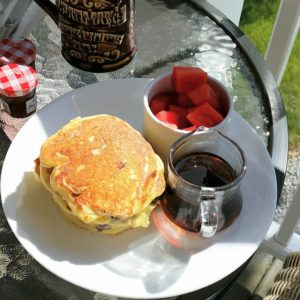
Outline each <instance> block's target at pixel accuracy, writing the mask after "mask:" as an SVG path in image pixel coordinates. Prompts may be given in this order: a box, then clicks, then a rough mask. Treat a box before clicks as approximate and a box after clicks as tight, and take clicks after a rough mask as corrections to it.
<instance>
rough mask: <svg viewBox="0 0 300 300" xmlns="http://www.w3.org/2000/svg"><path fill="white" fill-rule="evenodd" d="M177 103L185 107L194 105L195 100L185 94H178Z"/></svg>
mask: <svg viewBox="0 0 300 300" xmlns="http://www.w3.org/2000/svg"><path fill="white" fill-rule="evenodd" d="M177 105H178V106H180V107H184V108H189V107H191V106H193V105H194V104H193V102H192V101H191V100H190V98H189V97H188V96H187V95H185V94H177Z"/></svg>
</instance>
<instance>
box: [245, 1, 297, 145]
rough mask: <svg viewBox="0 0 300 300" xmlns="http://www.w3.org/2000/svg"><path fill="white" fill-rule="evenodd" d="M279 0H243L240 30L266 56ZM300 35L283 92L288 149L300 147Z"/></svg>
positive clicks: (281, 86)
mask: <svg viewBox="0 0 300 300" xmlns="http://www.w3.org/2000/svg"><path fill="white" fill-rule="evenodd" d="M279 3H280V1H279V0H244V6H243V11H242V16H241V20H240V28H241V30H242V31H243V32H244V33H245V34H246V35H247V36H248V38H249V39H250V40H251V41H252V42H253V43H254V44H255V45H256V47H257V48H258V50H259V51H260V53H261V54H262V55H263V56H264V54H265V51H266V49H267V46H268V42H269V39H270V37H271V34H272V27H273V24H274V21H275V18H276V14H277V10H278V7H279ZM299 58H300V32H298V35H297V37H296V42H295V44H294V48H293V50H292V53H291V56H290V59H289V62H288V64H287V67H286V70H285V73H284V75H283V78H282V81H281V84H280V87H279V88H280V92H281V96H282V99H283V102H284V105H285V109H286V112H287V118H288V128H289V148H290V150H297V149H299V146H300V61H299Z"/></svg>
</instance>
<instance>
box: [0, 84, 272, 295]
mask: <svg viewBox="0 0 300 300" xmlns="http://www.w3.org/2000/svg"><path fill="white" fill-rule="evenodd" d="M148 83H149V80H148V79H121V80H113V81H104V82H99V83H96V84H93V85H90V86H87V87H83V88H80V89H77V90H74V91H72V92H70V93H68V94H66V95H63V96H62V97H60V98H58V99H57V100H55V101H53V102H52V103H50V104H48V105H47V106H46V107H44V108H43V109H42V110H41V111H39V112H38V113H36V114H35V115H33V116H32V117H31V118H30V119H29V121H28V122H27V123H26V124H25V125H24V127H23V128H22V129H21V130H20V131H19V133H18V134H17V136H16V137H15V139H14V140H13V142H12V144H11V146H10V148H9V150H8V153H7V156H6V158H5V161H4V164H3V169H2V179H1V197H2V202H3V208H4V212H5V215H6V217H7V220H8V222H9V225H10V227H11V229H12V231H13V232H14V234H15V235H16V237H17V238H18V239H19V241H20V243H21V244H22V245H23V246H24V248H25V249H26V250H27V251H28V252H29V253H30V254H31V255H32V256H33V257H34V258H35V259H36V260H37V261H38V262H39V263H40V264H42V265H43V266H44V267H45V268H47V269H48V270H49V271H51V272H53V273H54V274H56V275H57V276H60V277H61V278H63V279H65V280H67V281H69V282H71V283H73V284H76V285H78V286H80V287H83V288H86V289H88V290H92V291H95V292H100V293H104V294H109V295H114V296H119V297H127V298H163V297H170V296H175V295H180V294H185V293H188V292H192V291H195V290H198V289H201V288H204V287H206V286H208V285H210V284H213V283H215V282H217V281H218V280H220V279H222V278H224V277H226V276H227V275H229V274H230V273H232V272H233V271H235V270H236V269H237V268H238V267H240V266H241V265H242V264H243V263H244V262H246V260H247V259H248V258H249V257H250V256H251V255H252V254H253V253H254V252H255V250H256V249H257V248H258V246H259V245H260V243H261V242H262V240H263V239H264V237H265V235H266V233H267V230H268V228H269V226H270V225H271V222H272V219H273V215H274V211H275V205H276V199H277V194H276V193H277V192H276V190H277V189H276V178H275V172H274V168H273V165H272V162H271V160H270V157H269V154H268V152H267V151H266V148H265V145H264V144H263V142H262V141H261V139H260V138H259V137H258V135H257V134H256V133H255V132H254V130H253V129H252V128H251V127H250V126H249V125H248V123H247V122H246V121H245V120H244V119H242V118H241V117H240V116H239V115H238V114H236V113H234V116H233V118H232V122H231V124H230V126H229V129H228V132H227V134H228V135H229V136H230V137H231V138H233V139H234V140H236V141H237V142H238V143H240V145H241V147H242V148H243V149H244V151H245V154H246V159H247V163H248V169H247V173H246V176H245V177H244V181H243V183H242V186H241V189H242V195H243V207H242V211H241V214H240V216H239V218H238V219H237V220H236V222H235V223H234V224H233V225H232V226H230V227H229V228H227V229H226V230H224V231H221V232H219V233H217V235H216V236H215V237H213V238H211V239H206V240H204V239H202V238H200V237H199V236H198V235H196V234H183V233H182V232H180V231H176V230H175V231H174V236H171V237H170V236H168V235H166V234H165V232H164V231H163V230H162V226H161V225H162V224H164V225H166V223H165V222H168V221H167V220H166V218H165V217H164V215H163V214H162V213H161V211H160V210H159V209H157V210H155V212H154V213H153V215H152V218H151V225H150V227H149V228H145V229H144V228H141V229H134V230H129V231H126V232H124V233H121V234H119V235H116V236H103V235H101V234H96V233H95V234H94V233H90V232H87V231H84V230H82V229H79V228H76V227H75V226H73V225H72V224H70V223H68V222H67V221H66V220H65V219H64V218H63V216H62V215H61V214H60V212H59V210H58V208H57V207H56V206H55V204H54V202H53V201H52V199H51V196H50V194H49V193H48V192H47V191H46V190H45V189H44V188H43V187H42V185H41V184H39V183H38V182H36V181H35V178H34V176H33V167H34V164H33V161H34V159H35V158H36V157H38V155H39V150H40V147H41V145H42V143H43V142H44V141H45V140H46V138H47V137H48V136H49V135H51V134H53V133H54V132H55V131H56V130H58V129H59V128H61V127H62V126H63V125H65V124H66V123H68V122H69V120H70V119H72V118H74V117H77V116H82V117H83V116H89V115H94V114H100V113H106V114H113V115H116V116H119V117H120V118H122V119H124V120H126V121H127V122H129V123H130V124H131V125H132V126H133V127H135V128H136V129H137V130H139V131H141V132H142V128H143V93H144V90H145V87H146V85H147V84H148ZM164 228H165V226H164ZM175 232H176V235H175Z"/></svg>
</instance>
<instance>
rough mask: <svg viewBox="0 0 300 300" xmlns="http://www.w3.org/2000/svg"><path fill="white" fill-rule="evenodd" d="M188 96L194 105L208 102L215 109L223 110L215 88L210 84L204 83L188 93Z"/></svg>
mask: <svg viewBox="0 0 300 300" xmlns="http://www.w3.org/2000/svg"><path fill="white" fill-rule="evenodd" d="M188 97H189V98H190V100H191V101H192V102H193V103H194V105H198V106H199V105H201V104H203V103H205V102H208V103H209V104H210V105H211V106H212V107H213V108H214V109H216V110H217V111H219V112H221V111H222V105H221V102H220V100H219V97H218V95H217V94H216V92H215V91H214V89H213V88H212V87H211V86H210V85H209V84H208V83H203V84H201V85H199V86H198V87H196V88H195V89H194V90H192V91H190V92H189V93H188Z"/></svg>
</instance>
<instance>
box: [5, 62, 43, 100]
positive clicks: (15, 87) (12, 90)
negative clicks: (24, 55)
mask: <svg viewBox="0 0 300 300" xmlns="http://www.w3.org/2000/svg"><path fill="white" fill-rule="evenodd" d="M37 84H38V78H37V73H36V71H35V70H34V69H33V68H32V67H29V66H24V65H18V64H8V65H5V66H2V67H0V93H1V94H2V95H3V96H6V97H22V96H26V95H28V94H29V93H30V92H32V91H33V90H34V89H35V88H36V86H37Z"/></svg>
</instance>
